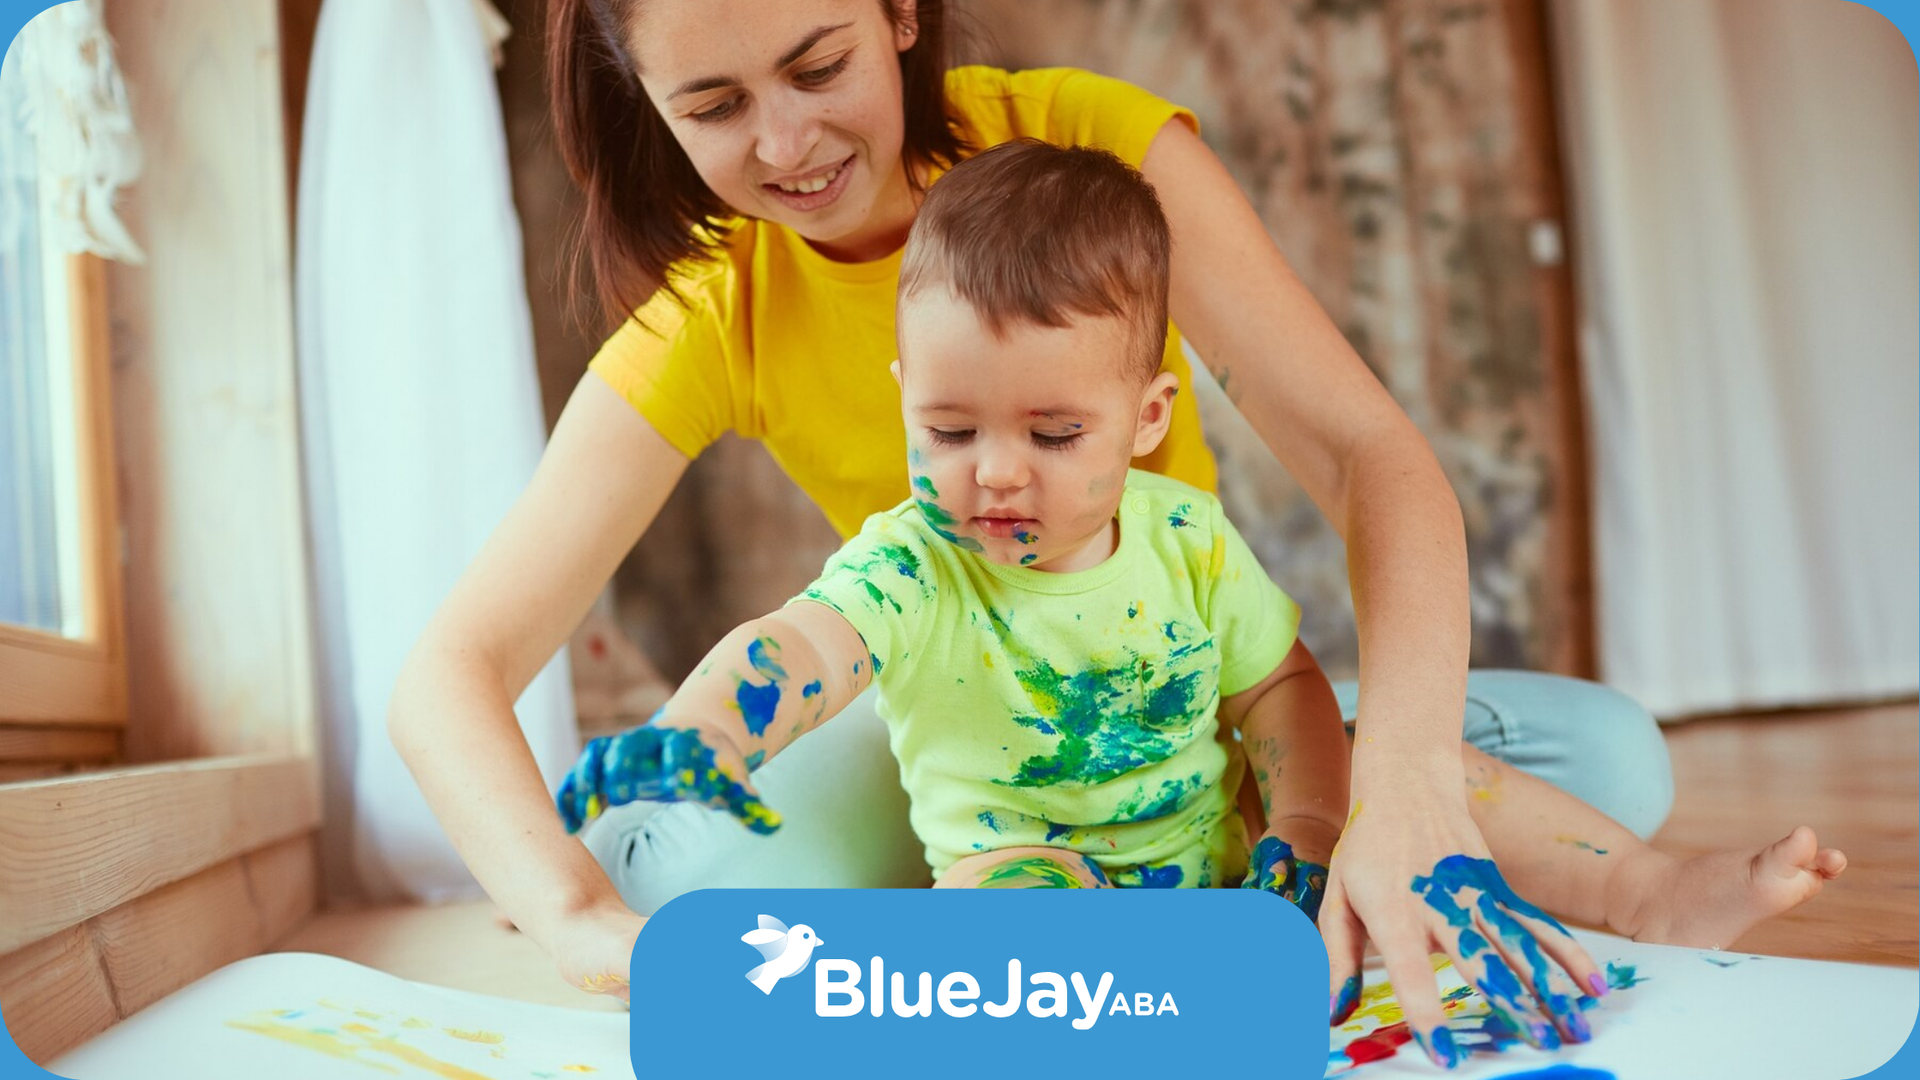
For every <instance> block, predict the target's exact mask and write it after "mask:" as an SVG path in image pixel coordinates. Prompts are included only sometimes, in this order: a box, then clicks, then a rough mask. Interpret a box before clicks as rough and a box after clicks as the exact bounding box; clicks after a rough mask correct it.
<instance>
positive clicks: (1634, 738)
mask: <svg viewBox="0 0 1920 1080" xmlns="http://www.w3.org/2000/svg"><path fill="white" fill-rule="evenodd" d="M1334 692H1335V694H1336V695H1337V696H1338V697H1339V699H1340V709H1341V712H1342V714H1343V715H1345V716H1346V717H1347V719H1348V720H1352V719H1353V714H1354V707H1355V703H1356V702H1357V701H1358V699H1359V689H1358V687H1357V686H1355V685H1354V684H1353V683H1351V682H1341V683H1335V684H1334ZM873 703H874V695H873V692H872V691H871V690H869V691H868V692H867V693H865V694H863V695H861V696H860V697H859V698H858V699H856V700H855V701H854V702H853V704H851V705H850V706H848V707H847V708H846V709H845V710H844V711H842V712H841V713H840V715H839V716H836V717H834V718H833V720H831V721H829V722H828V723H827V724H825V725H823V726H822V727H820V728H819V729H818V730H816V731H814V732H813V733H812V734H810V735H808V736H807V737H806V738H804V739H801V740H800V741H799V742H797V743H794V744H793V745H792V746H790V747H788V748H787V749H786V750H785V751H784V752H783V753H781V755H780V756H779V757H778V758H775V759H774V760H773V761H770V762H768V763H767V764H766V765H765V766H764V767H762V768H760V769H759V770H757V771H756V772H755V773H754V774H753V783H754V786H755V787H757V788H759V789H760V794H761V797H762V798H764V799H765V800H766V803H767V805H768V806H770V807H772V808H774V809H775V810H778V811H779V812H780V813H781V815H782V816H783V817H784V818H785V819H786V822H785V824H783V825H782V826H781V827H780V831H779V832H777V833H775V834H774V835H772V836H758V835H755V834H753V833H750V832H748V831H747V830H746V829H744V828H742V827H741V826H740V824H739V823H738V822H736V821H734V820H733V819H732V818H731V817H728V816H727V815H726V814H723V813H720V812H718V811H714V810H708V809H707V808H705V807H701V806H692V805H688V804H686V803H650V802H641V803H631V804H628V805H626V806H619V807H615V808H613V809H612V810H609V811H607V812H606V813H605V814H603V815H601V816H600V817H599V818H598V819H597V820H595V821H594V822H593V823H592V824H591V825H589V826H588V827H587V829H586V831H585V832H584V833H582V834H581V835H582V839H583V840H584V841H585V842H586V845H587V848H588V850H590V851H592V852H593V854H594V857H595V858H597V859H598V860H599V861H600V865H601V866H603V867H605V868H606V871H607V875H608V876H609V877H611V878H612V879H613V883H614V885H615V886H617V887H618V888H619V890H620V895H621V897H622V898H624V899H625V900H626V902H627V904H628V905H630V906H631V907H632V908H633V909H634V910H635V911H638V912H640V913H641V914H643V915H644V914H651V913H653V912H654V911H655V910H657V909H658V908H659V907H660V905H662V904H664V903H666V902H667V901H668V900H671V899H673V898H674V897H676V896H679V895H680V894H682V893H686V892H691V891H693V890H694V889H705V888H911V887H915V886H922V885H926V884H928V883H929V882H930V881H931V880H932V875H931V874H930V873H929V872H928V869H927V862H926V856H925V853H924V851H923V849H922V847H921V844H920V841H919V840H917V839H915V837H914V835H913V830H912V829H911V828H909V827H908V824H907V795H906V792H904V791H902V790H901V788H900V770H899V766H898V765H897V764H896V763H895V762H894V759H893V754H892V751H891V750H889V749H888V746H887V728H886V724H885V722H884V721H882V720H881V719H880V717H879V715H878V714H877V713H876V712H875V711H874V708H873ZM1465 734H1466V741H1467V742H1470V743H1472V744H1473V745H1474V746H1477V747H1479V748H1480V749H1481V750H1483V751H1485V752H1486V753H1488V754H1490V755H1492V756H1493V757H1496V758H1499V759H1500V760H1501V761H1504V762H1506V763H1507V764H1509V765H1512V766H1514V767H1515V768H1519V769H1523V770H1525V771H1527V772H1530V773H1532V774H1533V775H1535V776H1538V777H1540V778H1541V779H1543V780H1546V781H1548V782H1550V783H1552V784H1554V785H1556V786H1558V787H1560V788H1562V789H1563V790H1565V791H1568V792H1571V793H1572V794H1573V795H1575V796H1577V797H1578V798H1580V799H1581V800H1582V801H1584V802H1586V803H1588V804H1589V805H1592V806H1594V807H1597V808H1598V809H1600V810H1601V811H1602V812H1603V813H1605V814H1606V815H1607V816H1609V817H1611V818H1613V819H1614V820H1615V821H1618V822H1620V823H1621V824H1622V825H1625V826H1626V827H1627V828H1629V829H1631V830H1633V831H1634V832H1635V833H1638V834H1639V835H1640V836H1641V837H1643V838H1644V837H1649V836H1652V835H1653V832H1654V830H1655V829H1658V828H1659V827H1660V824H1661V822H1663V821H1665V820H1666V817H1667V811H1668V810H1669V809H1670V808H1671V807H1672V805H1673V771H1672V769H1671V767H1670V766H1669V765H1668V762H1667V745H1666V742H1665V740H1664V739H1663V738H1662V737H1661V734H1660V729H1659V728H1658V726H1656V725H1655V723H1654V721H1653V717H1651V716H1649V715H1648V714H1647V711H1646V710H1645V709H1643V708H1641V707H1640V706H1639V705H1638V704H1636V703H1635V702H1634V701H1633V700H1632V699H1631V698H1628V697H1627V696H1626V695H1624V694H1621V693H1619V692H1617V691H1614V690H1610V689H1608V688H1606V687H1604V686H1601V685H1599V684H1598V683H1591V682H1586V681H1583V680H1580V679H1569V678H1564V677H1562V676H1558V675H1542V674H1538V673H1536V672H1526V671H1475V672H1472V673H1470V674H1469V675H1468V676H1467V713H1466V730H1465Z"/></svg>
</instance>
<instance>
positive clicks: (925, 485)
mask: <svg viewBox="0 0 1920 1080" xmlns="http://www.w3.org/2000/svg"><path fill="white" fill-rule="evenodd" d="M913 490H915V491H918V492H920V493H921V494H923V495H925V496H926V497H927V498H929V499H937V498H939V497H940V489H939V488H936V487H934V486H933V481H932V480H929V479H927V478H926V477H924V476H916V477H914V478H913Z"/></svg>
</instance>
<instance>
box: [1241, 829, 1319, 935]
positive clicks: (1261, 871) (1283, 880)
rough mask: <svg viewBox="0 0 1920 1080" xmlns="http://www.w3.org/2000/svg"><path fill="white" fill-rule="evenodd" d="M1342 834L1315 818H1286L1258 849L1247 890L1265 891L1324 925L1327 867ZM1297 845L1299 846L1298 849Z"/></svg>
mask: <svg viewBox="0 0 1920 1080" xmlns="http://www.w3.org/2000/svg"><path fill="white" fill-rule="evenodd" d="M1337 835H1338V830H1337V829H1336V828H1335V827H1334V826H1332V825H1330V824H1328V823H1327V822H1323V821H1320V820H1318V819H1314V818H1282V819H1280V820H1278V821H1275V822H1274V823H1273V825H1272V826H1271V827H1270V828H1268V829H1267V834H1266V835H1265V836H1263V837H1261V838H1260V843H1258V844H1257V845H1255V846H1254V849H1253V857H1252V859H1251V865H1250V866H1249V867H1248V868H1247V879H1246V880H1245V881H1243V882H1241V884H1240V887H1241V888H1243V889H1265V890H1266V891H1267V892H1270V893H1273V894H1274V895H1276V896H1280V897H1283V898H1285V899H1286V901H1287V902H1288V903H1290V904H1292V905H1293V906H1295V907H1297V908H1299V909H1300V910H1301V911H1304V912H1306V914H1307V918H1309V919H1312V920H1313V921H1314V922H1315V923H1318V922H1319V921H1320V901H1321V900H1322V899H1324V898H1325V897H1326V894H1327V864H1326V863H1325V862H1323V861H1322V862H1316V861H1314V860H1316V859H1319V860H1325V859H1328V858H1329V857H1330V855H1331V853H1332V851H1333V841H1334V839H1335V838H1336V837H1337ZM1296 845H1297V846H1296Z"/></svg>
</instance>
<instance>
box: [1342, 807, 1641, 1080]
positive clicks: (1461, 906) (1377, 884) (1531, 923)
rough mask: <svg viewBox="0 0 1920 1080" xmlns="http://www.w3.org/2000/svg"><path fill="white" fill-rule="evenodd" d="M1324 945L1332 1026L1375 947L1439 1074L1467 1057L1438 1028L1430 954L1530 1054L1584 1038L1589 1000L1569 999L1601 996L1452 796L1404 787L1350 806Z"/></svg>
mask: <svg viewBox="0 0 1920 1080" xmlns="http://www.w3.org/2000/svg"><path fill="white" fill-rule="evenodd" d="M1403 779H1405V778H1404V777H1403ZM1320 933H1321V936H1322V937H1323V938H1324V939H1325V940H1326V943H1327V955H1328V957H1329V960H1330V962H1331V968H1330V971H1329V974H1330V976H1331V983H1330V987H1331V990H1332V993H1331V995H1330V997H1329V1004H1328V1013H1329V1016H1328V1023H1329V1024H1338V1023H1341V1022H1342V1021H1344V1020H1345V1019H1346V1018H1347V1017H1348V1016H1350V1015H1352V1013H1353V1011H1354V1009H1355V1007H1356V1006H1358V1004H1359V1001H1360V964H1361V960H1362V957H1363V955H1364V953H1365V951H1366V944H1367V940H1368V939H1369V938H1371V939H1372V940H1373V941H1374V943H1375V944H1376V945H1377V946H1378V947H1379V949H1380V955H1381V957H1382V958H1383V959H1384V960H1385V961H1386V966H1387V975H1388V977H1389V978H1390V979H1391V980H1392V981H1393V986H1394V990H1395V992H1396V993H1397V995H1398V997H1399V1001H1400V1007H1401V1008H1402V1009H1403V1010H1404V1011H1405V1013H1406V1017H1407V1024H1408V1027H1410V1028H1411V1029H1412V1031H1413V1033H1414V1037H1415V1038H1416V1039H1417V1040H1418V1041H1419V1042H1420V1045H1421V1046H1422V1048H1423V1049H1425V1050H1426V1052H1427V1056H1428V1057H1430V1058H1432V1059H1433V1061H1434V1063H1435V1064H1437V1065H1440V1066H1441V1067H1443V1068H1452V1067H1453V1066H1454V1065H1456V1064H1458V1063H1459V1062H1460V1061H1462V1060H1465V1057H1466V1051H1465V1049H1464V1048H1461V1047H1459V1046H1457V1045H1456V1044H1455V1043H1454V1041H1453V1038H1452V1035H1451V1034H1450V1033H1449V1032H1448V1031H1447V1028H1446V1026H1445V1019H1446V1014H1445V1012H1444V1011H1443V1009H1442V1008H1441V1005H1440V996H1439V993H1438V991H1437V989H1436V987H1435V983H1434V977H1433V969H1432V967H1431V964H1430V961H1429V959H1428V957H1429V955H1430V954H1431V953H1433V952H1442V953H1445V954H1446V955H1447V956H1449V957H1451V958H1452V960H1453V963H1454V966H1455V968H1456V969H1457V970H1458V971H1459V972H1460V974H1461V976H1462V977H1463V978H1465V979H1466V980H1467V982H1468V983H1470V984H1472V986H1473V987H1474V989H1476V990H1478V991H1479V992H1480V993H1481V994H1482V995H1483V996H1484V997H1485V998H1486V999H1487V1003H1488V1004H1489V1005H1490V1006H1492V1008H1493V1010H1494V1011H1495V1012H1496V1013H1497V1014H1499V1015H1500V1016H1501V1018H1502V1019H1504V1020H1505V1021H1506V1022H1508V1023H1509V1024H1510V1025H1512V1027H1513V1029H1514V1030H1515V1031H1516V1032H1518V1033H1519V1034H1520V1036H1521V1037H1522V1038H1524V1039H1526V1040H1527V1041H1528V1042H1530V1043H1532V1044H1533V1045H1535V1046H1538V1047H1541V1048H1543V1049H1553V1048H1556V1047H1558V1046H1559V1045H1560V1044H1561V1042H1562V1040H1563V1039H1564V1040H1565V1041H1568V1042H1585V1041H1587V1039H1588V1038H1590V1037H1591V1036H1590V1034H1589V1031H1588V1028H1587V1023H1586V1020H1585V1019H1584V1018H1583V1017H1582V1016H1581V1011H1580V1010H1581V1004H1582V1003H1581V1001H1580V1000H1579V999H1580V998H1581V997H1584V996H1590V995H1588V994H1587V993H1586V991H1584V990H1579V989H1576V987H1590V988H1594V992H1595V993H1598V987H1600V986H1603V985H1604V983H1602V982H1599V981H1597V980H1596V977H1597V974H1598V967H1597V966H1596V965H1595V964H1594V962H1593V958H1592V957H1591V956H1588V955H1587V951H1586V950H1585V949H1583V948H1581V946H1580V944H1579V942H1577V941H1575V940H1574V939H1573V937H1572V935H1570V934H1568V933H1567V931H1566V928H1565V927H1563V926H1561V925H1560V924H1559V923H1558V922H1555V921H1554V920H1553V918H1552V917H1551V916H1549V915H1547V914H1546V913H1545V912H1543V911H1541V910H1540V909H1539V908H1536V907H1534V906H1533V905H1532V904H1529V903H1527V902H1526V901H1525V900H1523V899H1521V898H1520V897H1519V896H1516V895H1515V894H1514V892H1513V890H1512V889H1510V888H1508V886H1507V883H1506V882H1505V881H1504V880H1503V879H1502V878H1501V876H1500V872H1499V870H1498V869H1496V868H1495V867H1494V865H1493V863H1492V861H1491V860H1489V859H1488V858H1487V847H1486V842H1485V841H1484V840H1483V839H1482V838H1481V836H1480V831H1479V829H1478V828H1477V827H1476V826H1475V825H1474V823H1473V820H1472V818H1471V817H1469V816H1468V814H1467V810H1466V807H1465V805H1463V803H1462V798H1461V789H1460V788H1459V787H1452V788H1450V789H1447V790H1442V789H1441V788H1439V787H1438V786H1437V785H1433V784H1422V783H1420V782H1417V781H1413V780H1406V782H1402V783H1396V784H1392V785H1386V786H1383V787H1382V788H1380V789H1375V790H1372V791H1370V792H1368V793H1365V794H1363V795H1362V797H1360V798H1358V799H1356V800H1355V802H1354V804H1353V811H1352V813H1351V815H1350V816H1349V818H1348V820H1347V827H1346V830H1345V833H1344V835H1342V836H1341V838H1340V845H1339V847H1338V849H1337V850H1336V851H1335V853H1334V857H1333V865H1332V871H1331V873H1330V874H1329V880H1328V885H1327V898H1326V902H1325V905H1324V906H1323V907H1322V909H1321V918H1320ZM1556 967H1558V968H1561V969H1564V974H1562V973H1561V972H1560V971H1556V970H1555V968H1556ZM1568 976H1571V980H1569V978H1568Z"/></svg>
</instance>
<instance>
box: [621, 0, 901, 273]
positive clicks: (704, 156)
mask: <svg viewBox="0 0 1920 1080" xmlns="http://www.w3.org/2000/svg"><path fill="white" fill-rule="evenodd" d="M900 9H901V11H902V22H901V25H900V26H899V27H895V26H894V25H893V23H892V22H891V21H890V20H889V19H888V18H887V15H886V12H885V11H884V10H883V8H882V6H881V4H880V3H879V2H878V0H780V2H778V3H768V2H767V0H644V2H642V3H639V4H637V5H636V7H635V8H634V13H635V14H634V19H633V22H632V33H631V40H630V41H629V44H628V54H629V55H630V56H632V57H633V58H634V62H635V64H636V65H637V66H638V68H639V70H640V82H641V85H642V86H643V87H645V89H646V92H647V96H648V97H649V98H650V99H652V101H653V105H654V108H656V109H658V110H659V111H660V115H661V116H663V117H665V118H666V121H667V125H668V127H669V128H671V129H672V131H673V133H674V135H675V137H676V138H678V139H679V140H680V145H681V147H682V148H683V149H685V150H686V153H687V157H688V158H690V159H691V160H692V161H693V166H694V168H695V169H696V170H698V171H699V173H700V178H701V179H702V180H705V181H706V183H707V186H708V187H710V188H712V189H713V192H714V194H716V195H718V196H720V198H721V199H723V200H725V201H726V203H727V205H729V206H731V207H733V209H734V210H736V211H738V212H739V213H741V214H745V215H748V216H751V217H757V218H764V219H766V220H768V221H776V222H779V223H780V224H782V225H786V226H788V227H789V228H791V229H793V230H794V231H795V232H797V233H799V234H800V235H801V236H803V237H806V238H807V239H808V240H809V241H811V242H812V243H813V244H814V246H815V247H817V248H819V249H820V250H822V251H823V252H825V253H826V254H828V255H830V256H832V257H834V258H840V259H847V260H856V261H864V260H867V259H874V258H879V257H880V256H882V255H885V254H887V253H888V252H890V251H892V250H893V248H895V247H898V246H899V244H900V243H901V242H902V241H904V240H905V238H906V230H907V228H908V226H909V225H911V224H912V220H913V211H914V202H913V197H912V191H911V188H910V187H909V186H908V184H907V182H906V174H905V171H904V169H903V166H902V164H901V156H900V154H901V143H902V139H903V132H904V129H905V119H904V110H903V107H902V104H901V88H900V61H899V53H900V52H902V51H905V50H906V49H907V48H908V47H910V46H911V45H912V44H913V42H914V30H913V22H912V20H913V6H912V4H911V3H910V2H909V3H904V4H902V5H900Z"/></svg>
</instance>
